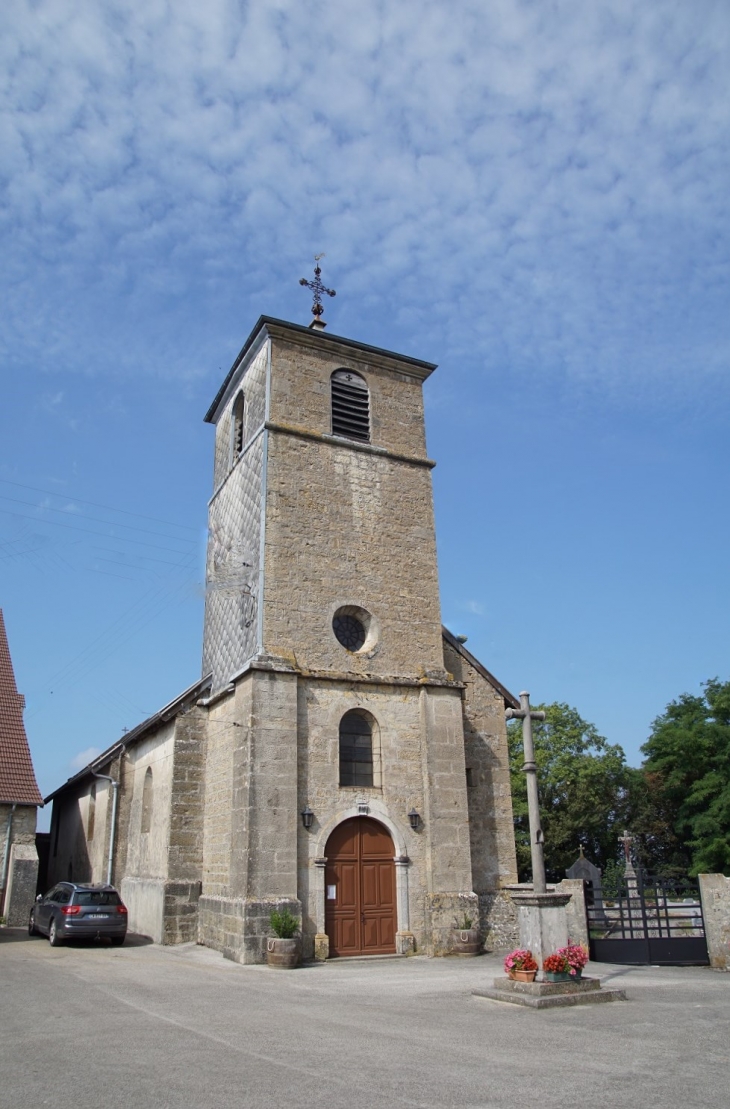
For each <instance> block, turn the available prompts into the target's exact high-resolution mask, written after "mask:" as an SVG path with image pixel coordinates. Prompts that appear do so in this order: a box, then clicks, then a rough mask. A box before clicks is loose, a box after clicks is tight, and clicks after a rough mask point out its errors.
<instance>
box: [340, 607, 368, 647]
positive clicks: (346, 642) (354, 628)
mask: <svg viewBox="0 0 730 1109" xmlns="http://www.w3.org/2000/svg"><path fill="white" fill-rule="evenodd" d="M332 631H333V632H334V633H335V636H336V637H337V641H338V642H339V643H341V644H342V646H343V647H344V648H345V649H346V650H348V651H359V650H360V648H361V647H362V646H363V645H364V643H365V640H366V639H367V631H366V630H365V625H364V624H363V622H362V620H359V619H358V618H357V616H352V615H351V614H350V613H337V614H336V615H335V617H334V619H333V620H332Z"/></svg>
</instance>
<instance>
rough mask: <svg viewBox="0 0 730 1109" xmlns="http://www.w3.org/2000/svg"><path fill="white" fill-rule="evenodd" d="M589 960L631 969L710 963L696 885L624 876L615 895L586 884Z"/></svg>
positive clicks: (653, 878) (639, 872)
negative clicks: (644, 965)
mask: <svg viewBox="0 0 730 1109" xmlns="http://www.w3.org/2000/svg"><path fill="white" fill-rule="evenodd" d="M585 893H586V913H587V916H588V936H589V941H590V949H591V959H595V960H596V961H598V962H601V963H624V964H629V965H631V966H639V965H642V964H652V965H654V966H704V965H706V964H708V963H709V961H710V960H709V958H708V955H707V941H706V939H705V923H704V920H703V917H702V903H701V901H700V895H699V889H698V887H697V885H696V883H692V882H689V881H687V880H680V881H677V880H675V879H664V878H656V877H653V876H650V875H646V874H642V872H641V871H638V872H637V874H636V875H635V876H634V875H628V876H627V877H625V878H623V879H622V880H621V882H620V884H619V889H618V890H617V891H616V893H615V895H614V894H613V893H609V891H607V890H603V889H601V888H600V887H599V886H592V885H591V883H588V882H587V883H586V887H585Z"/></svg>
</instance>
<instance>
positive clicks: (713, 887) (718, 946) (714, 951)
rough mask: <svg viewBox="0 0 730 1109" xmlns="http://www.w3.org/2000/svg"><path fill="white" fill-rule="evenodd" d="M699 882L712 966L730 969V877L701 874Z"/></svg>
mask: <svg viewBox="0 0 730 1109" xmlns="http://www.w3.org/2000/svg"><path fill="white" fill-rule="evenodd" d="M699 883H700V900H701V901H702V915H703V916H704V918H705V935H706V937H707V951H708V954H709V956H710V966H712V967H717V968H718V969H721V970H730V878H726V877H725V875H724V874H700V875H699Z"/></svg>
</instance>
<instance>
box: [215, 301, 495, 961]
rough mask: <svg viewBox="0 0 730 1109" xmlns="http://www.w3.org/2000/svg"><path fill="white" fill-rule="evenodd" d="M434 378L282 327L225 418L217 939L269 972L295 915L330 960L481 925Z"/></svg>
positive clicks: (219, 536)
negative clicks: (449, 637)
mask: <svg viewBox="0 0 730 1109" xmlns="http://www.w3.org/2000/svg"><path fill="white" fill-rule="evenodd" d="M316 322H317V321H315V324H316ZM434 369H435V366H434V365H433V364H431V363H429V362H423V361H421V360H419V359H415V358H409V357H407V356H404V355H399V354H394V353H391V352H390V351H386V350H380V349H376V348H373V347H369V346H366V345H365V344H362V343H356V342H353V341H351V340H348V339H344V338H341V337H338V336H335V335H330V334H326V333H324V332H323V330H322V329H321V328H318V327H316V326H314V327H302V326H299V325H296V324H291V323H286V322H283V321H281V320H276V319H272V318H269V317H266V316H262V317H261V318H260V319H259V320H258V322H257V324H256V326H255V327H254V329H253V331H252V332H251V335H250V336H249V338H248V340H247V341H246V343H245V345H244V347H243V349H242V350H241V352H240V354H239V355H238V357H237V358H236V360H235V362H234V364H233V367H232V368H231V370H230V372H229V374H228V376H227V377H226V379H225V381H224V382H223V385H222V386H221V388H220V390H219V392H218V395H217V396H216V398H215V400H214V402H213V404H212V405H211V407H210V410H209V411H208V413H207V416H206V420H207V421H208V422H210V423H212V424H214V425H215V435H216V438H215V469H214V489H213V496H212V499H211V502H210V515H209V544H208V562H207V595H206V596H207V599H206V612H205V630H204V647H203V671H204V674H206V675H207V674H212V688H211V696H210V698H208V701H207V704H208V707H209V723H208V746H207V756H206V798H205V811H206V817H205V835H204V850H203V856H204V858H203V881H202V896H201V900H200V906H199V909H200V916H199V920H200V937H201V941H202V942H204V943H207V944H209V945H211V946H214V947H217V948H219V949H220V950H223V951H224V952H225V953H227V954H229V955H230V956H231V957H232V958H235V959H238V960H240V961H244V962H248V961H257V960H259V959H260V958H261V957H262V955H263V950H264V946H263V945H264V943H265V936H266V934H267V929H268V916H269V912H270V910H271V908H272V907H273V906H274V905H279V906H281V905H283V904H288V905H290V906H291V907H292V909H293V910H294V911H295V912H297V913H298V914H301V918H302V932H303V937H304V944H305V954H309V955H311V954H312V953H313V952H314V953H316V954H317V956H318V957H325V956H326V955H327V954H328V953H329V954H344V953H362V952H367V951H369V950H372V951H390V950H392V951H400V952H407V951H410V950H413V949H414V947H415V949H417V950H426V951H431V952H439V951H443V950H445V949H446V948H447V946H448V936H449V935H450V933H451V929H452V927H453V922H454V918H455V916H456V915H458V914H462V915H463V913H464V911H466V912H472V914H473V915H474V914H475V913H476V912H478V907H477V897H476V895H475V893H474V892H473V885H472V854H473V852H472V845H471V843H470V823H469V803H468V800H467V775H466V772H465V753H464V751H465V738H464V716H463V711H462V692H463V690H464V688H465V686H464V684H463V682H459V681H456V680H454V678H453V677H452V675H451V674H448V673H447V672H446V669H445V666H444V641H443V638H442V628H441V617H440V609H439V593H438V574H437V564H436V543H435V531H434V517H433V500H432V489H431V468H432V467H433V465H434V463H433V462H431V461H430V460H429V458H428V456H427V454H426V442H425V431H424V413H423V394H422V387H423V382H424V381H425V380H426V378H427V377H428V376H429V375H430V374H431V373H432V371H433V370H434ZM497 701H498V703H499V706H502V701H501V700H500V699H499V697H498V698H497ZM495 703H496V702H495ZM499 711H500V712H502V725H501V726H502V729H503V728H504V724H503V707H500V710H499ZM343 752H344V753H343ZM363 752H364V753H363ZM348 760H349V761H348ZM358 760H360V761H358ZM484 819H485V818H484V816H483V814H482V822H484ZM358 821H359V822H360V823H358ZM363 821H365V823H363ZM368 821H369V822H370V823H367V822H368ZM335 830H336V832H335ZM350 833H352V835H350ZM348 837H350V838H348ZM353 837H354V838H353ZM358 837H359V838H358ZM368 837H370V838H369V839H368ZM376 841H377V844H376ZM352 844H355V846H352ZM358 845H359V846H358ZM374 845H376V846H377V851H378V852H379V854H378V855H377V859H375V856H374V855H373V856H372V858H373V859H375V862H368V861H367V859H368V855H367V853H368V851H371V854H372V852H373V851H375V850H376V846H374ZM350 850H352V851H355V852H356V853H357V852H360V853H361V855H362V858H361V855H360V854H358V856H357V860H359V861H357V860H356V862H353V863H352V866H350V864H347V866H346V865H345V863H344V862H342V863H341V860H342V859H344V858H345V856H346V854H347V851H350ZM336 852H339V854H337V857H335V855H336ZM343 852H344V854H343ZM354 858H355V856H354V855H353V859H354ZM512 858H514V847H513V845H512ZM338 860H339V861H338ZM340 864H341V865H340ZM376 864H377V865H376ZM338 867H340V869H337V868H338ZM348 867H349V869H348ZM353 867H354V868H355V869H353ZM358 867H359V868H360V869H357V868H358ZM373 867H375V870H374V869H373ZM368 868H369V869H368ZM378 868H379V869H378ZM376 870H377V873H378V874H381V879H378V881H379V882H380V886H379V887H378V889H377V890H374V888H373V889H370V887H369V886H368V882H369V881H370V878H369V877H368V875H371V874H374V873H375V872H376ZM343 875H350V876H352V875H354V876H355V877H354V878H353V879H352V880H353V882H354V883H355V884H354V886H353V887H352V891H351V898H350V901H348V900H347V898H348V897H350V894H347V895H346V890H345V886H346V884H347V882H346V880H345V877H343ZM347 881H350V878H349V877H348V878H347ZM338 883H340V884H339V885H338ZM358 883H359V885H358ZM381 887H382V888H381ZM348 888H349V887H348ZM368 898H370V901H368ZM373 899H374V900H373ZM376 901H377V906H375V907H373V906H374V905H375V902H376ZM348 906H349V907H348ZM353 906H354V908H353ZM348 913H349V916H348ZM368 913H370V916H368ZM338 914H339V915H338ZM378 914H379V915H378ZM388 914H390V916H389V915H388Z"/></svg>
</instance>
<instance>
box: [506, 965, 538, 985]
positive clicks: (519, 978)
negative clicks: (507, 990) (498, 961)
mask: <svg viewBox="0 0 730 1109" xmlns="http://www.w3.org/2000/svg"><path fill="white" fill-rule="evenodd" d="M536 974H537V971H536V970H517V969H516V968H515V969H514V970H510V971H508V976H509V977H510V978H511V979H512V980H513V982H534V981H535V975H536Z"/></svg>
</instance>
